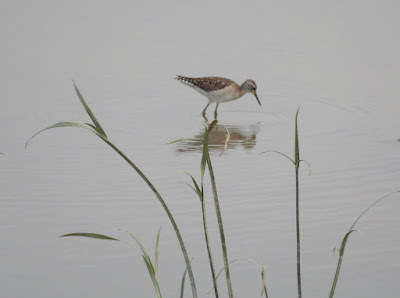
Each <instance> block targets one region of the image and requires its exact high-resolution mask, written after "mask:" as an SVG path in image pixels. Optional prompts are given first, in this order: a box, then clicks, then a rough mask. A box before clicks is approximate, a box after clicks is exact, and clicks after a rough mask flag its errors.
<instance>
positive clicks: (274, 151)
mask: <svg viewBox="0 0 400 298" xmlns="http://www.w3.org/2000/svg"><path fill="white" fill-rule="evenodd" d="M268 152H270V153H278V154H280V155H282V156H284V157H286V158H287V159H288V160H290V161H291V162H292V163H293V164H295V162H294V160H293V159H291V158H290V157H289V156H288V155H286V154H284V153H282V152H280V151H276V150H266V151H263V152H261V153H260V154H264V153H268Z"/></svg>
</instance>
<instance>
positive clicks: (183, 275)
mask: <svg viewBox="0 0 400 298" xmlns="http://www.w3.org/2000/svg"><path fill="white" fill-rule="evenodd" d="M192 261H193V258H192V259H191V260H190V262H192ZM187 271H188V269H187V266H186V268H185V270H184V271H183V274H182V281H181V294H180V296H179V297H180V298H183V295H184V293H185V281H186V274H187Z"/></svg>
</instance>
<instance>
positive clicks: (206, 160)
mask: <svg viewBox="0 0 400 298" xmlns="http://www.w3.org/2000/svg"><path fill="white" fill-rule="evenodd" d="M217 123H218V121H217V120H214V121H213V122H212V123H211V124H210V125H209V126H208V127H206V128H205V133H204V139H203V152H202V157H201V162H200V172H201V173H200V177H201V182H200V186H199V185H198V183H197V181H196V180H195V179H194V178H193V176H192V175H190V174H189V175H190V177H191V179H192V181H193V185H194V186H191V185H189V186H190V187H191V188H192V189H193V191H194V192H195V193H197V195H198V197H199V199H200V202H201V208H202V216H203V230H204V236H205V241H206V248H207V253H208V259H209V263H210V269H211V275H212V279H213V284H214V293H215V297H216V298H218V297H219V293H218V285H217V278H218V277H217V276H216V275H215V268H214V261H213V258H212V252H211V247H210V240H209V235H208V227H207V218H206V209H205V200H204V187H203V185H204V184H203V182H204V174H205V170H206V166H207V167H208V170H209V175H210V181H211V187H212V192H213V198H214V205H215V210H216V216H217V221H218V228H219V233H220V239H221V247H222V254H223V259H224V271H225V275H226V282H227V287H228V295H229V297H230V298H231V297H232V298H233V289H232V281H231V277H230V271H229V261H228V252H227V248H226V241H225V233H224V226H223V222H222V215H221V208H220V205H219V201H218V193H217V186H216V183H215V176H214V171H213V168H212V164H211V158H210V154H209V150H208V145H209V135H210V133H211V130H212V129H213V128H214V126H215V125H216V124H217ZM229 137H230V134H229V131H227V137H226V141H225V145H224V148H223V150H222V152H221V154H222V153H223V152H224V151H225V150H226V147H227V142H228V141H229ZM178 141H181V140H177V141H174V142H178Z"/></svg>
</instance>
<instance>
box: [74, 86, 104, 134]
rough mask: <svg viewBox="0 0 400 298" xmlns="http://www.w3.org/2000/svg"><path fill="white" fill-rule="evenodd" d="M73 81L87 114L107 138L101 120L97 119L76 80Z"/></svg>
mask: <svg viewBox="0 0 400 298" xmlns="http://www.w3.org/2000/svg"><path fill="white" fill-rule="evenodd" d="M72 83H73V84H74V89H75V92H76V94H77V95H78V98H79V100H80V101H81V103H82V105H83V107H84V108H85V110H86V112H87V114H88V115H89V117H90V119H92V121H93V124H94V125H95V127H96V128H97V130H98V132H99V133H100V135H101V136H102V137H104V138H107V135H106V133H105V132H104V130H103V128H102V127H101V125H100V122H99V121H98V120H97V118H96V116H95V115H94V113H93V112H92V110H91V109H90V108H89V106H88V104H87V103H86V101H85V99H84V98H83V96H82V94H81V92H80V91H79V89H78V87H77V86H76V84H75V82H74V81H72Z"/></svg>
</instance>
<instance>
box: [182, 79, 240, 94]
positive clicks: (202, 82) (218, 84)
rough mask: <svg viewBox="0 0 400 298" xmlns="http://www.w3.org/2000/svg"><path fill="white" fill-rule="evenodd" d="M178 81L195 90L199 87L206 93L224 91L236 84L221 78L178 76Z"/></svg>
mask: <svg viewBox="0 0 400 298" xmlns="http://www.w3.org/2000/svg"><path fill="white" fill-rule="evenodd" d="M176 79H177V80H178V81H180V82H182V83H183V84H185V85H188V86H190V87H193V88H195V87H197V88H199V89H201V90H203V91H205V92H211V91H217V90H222V89H224V88H226V87H228V86H230V85H232V84H236V83H235V82H234V81H232V80H230V79H226V78H220V77H203V78H188V77H184V76H177V77H176ZM195 89H196V88H195Z"/></svg>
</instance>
